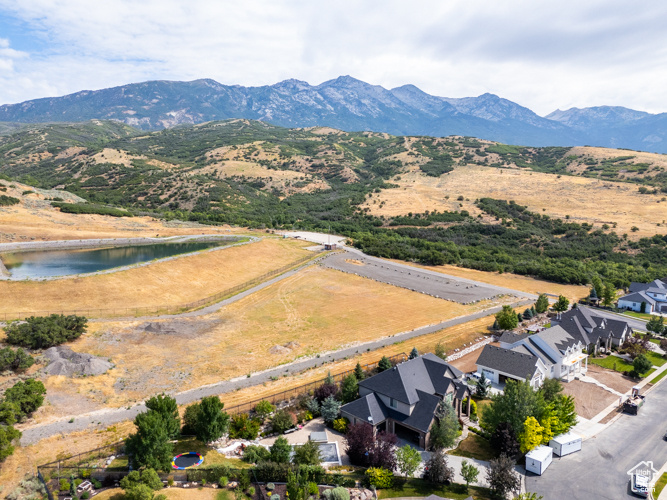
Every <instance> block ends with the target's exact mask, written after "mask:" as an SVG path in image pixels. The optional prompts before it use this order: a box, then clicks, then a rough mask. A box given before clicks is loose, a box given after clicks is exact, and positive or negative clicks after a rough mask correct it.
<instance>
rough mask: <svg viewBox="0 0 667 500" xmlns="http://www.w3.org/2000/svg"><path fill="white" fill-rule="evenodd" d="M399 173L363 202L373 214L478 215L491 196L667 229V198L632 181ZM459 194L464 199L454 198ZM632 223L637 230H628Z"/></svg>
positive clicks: (464, 171)
mask: <svg viewBox="0 0 667 500" xmlns="http://www.w3.org/2000/svg"><path fill="white" fill-rule="evenodd" d="M400 177H401V178H400V180H395V179H394V180H392V181H391V182H392V183H396V184H398V185H399V186H400V187H399V188H392V189H385V190H383V191H382V192H381V193H379V194H374V195H373V196H372V197H371V198H369V199H368V200H367V201H366V204H365V205H364V206H365V207H368V208H370V211H371V213H372V214H374V215H378V216H379V215H384V216H387V217H391V216H395V215H405V214H407V213H408V212H413V213H421V212H424V211H426V210H431V211H432V210H439V211H443V210H462V209H464V210H468V211H469V212H470V213H471V214H472V215H473V216H477V214H479V213H480V211H479V209H477V207H475V205H474V201H475V200H476V199H477V198H482V197H490V198H498V199H502V200H514V201H516V202H517V203H519V204H520V205H526V206H527V207H528V208H529V209H530V210H532V211H534V212H538V213H546V214H548V215H551V216H555V217H560V218H563V219H564V218H565V217H566V216H568V215H569V216H570V220H572V221H574V222H587V223H589V224H594V225H595V226H596V227H598V228H599V227H600V226H601V225H602V224H608V225H610V226H612V225H613V224H614V223H617V224H618V227H617V228H616V232H617V233H618V234H624V233H627V234H628V236H629V237H632V238H639V237H642V236H652V235H654V234H656V233H659V234H664V233H667V224H664V223H663V221H667V202H661V196H654V195H641V194H639V193H638V191H637V186H636V185H634V184H625V183H620V182H608V181H600V180H597V179H589V178H585V177H574V176H561V177H558V176H555V175H552V174H543V173H539V172H533V171H529V170H519V169H516V170H514V169H498V168H490V167H480V166H464V167H457V168H455V169H454V170H453V171H452V172H450V173H448V174H444V175H442V176H441V177H428V176H426V175H424V174H422V173H419V172H416V171H411V172H407V173H402V174H401V175H400ZM446 196H448V197H449V198H446ZM459 196H463V197H464V198H465V200H463V201H459V200H457V198H458V197H459ZM658 223H660V226H658V225H657V224H658ZM633 226H636V227H637V228H639V229H638V231H636V232H631V230H630V229H631V228H632V227H633Z"/></svg>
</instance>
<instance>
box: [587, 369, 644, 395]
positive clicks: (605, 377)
mask: <svg viewBox="0 0 667 500" xmlns="http://www.w3.org/2000/svg"><path fill="white" fill-rule="evenodd" d="M586 375H588V376H589V377H593V378H594V379H595V380H597V381H598V382H600V383H601V384H604V385H606V386H607V387H611V388H612V389H614V390H616V391H618V392H621V393H626V392H628V391H629V390H630V389H632V387H633V386H634V385H635V384H636V383H637V382H636V381H634V380H632V379H631V378H628V377H625V376H623V374H621V373H619V372H615V371H613V370H607V369H605V368H602V367H601V366H597V365H594V364H592V363H589V365H588V373H587V374H586Z"/></svg>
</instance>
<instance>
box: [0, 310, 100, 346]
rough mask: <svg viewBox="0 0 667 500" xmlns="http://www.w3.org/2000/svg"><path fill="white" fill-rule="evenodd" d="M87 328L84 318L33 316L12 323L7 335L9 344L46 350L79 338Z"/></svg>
mask: <svg viewBox="0 0 667 500" xmlns="http://www.w3.org/2000/svg"><path fill="white" fill-rule="evenodd" d="M86 326H88V320H87V319H86V318H85V317H84V316H75V315H70V316H64V315H62V314H52V315H50V316H31V317H30V318H28V319H27V320H25V321H23V322H14V323H11V324H10V325H9V326H8V327H7V328H6V329H5V334H6V335H7V339H6V340H7V343H9V344H13V345H20V346H23V347H30V348H31V349H46V348H48V347H52V346H56V345H59V344H62V343H63V342H70V341H72V340H75V339H77V338H79V337H80V336H81V334H83V333H84V332H85V331H86Z"/></svg>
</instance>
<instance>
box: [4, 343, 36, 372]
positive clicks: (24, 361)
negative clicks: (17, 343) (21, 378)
mask: <svg viewBox="0 0 667 500" xmlns="http://www.w3.org/2000/svg"><path fill="white" fill-rule="evenodd" d="M34 363H35V359H34V358H33V357H32V356H30V355H29V354H28V353H27V352H25V351H24V350H23V349H21V348H20V347H19V348H18V349H17V350H16V351H14V350H13V349H12V348H10V347H5V348H4V349H0V372H1V371H5V370H13V371H23V370H27V369H28V368H30V367H31V366H32V365H33V364H34Z"/></svg>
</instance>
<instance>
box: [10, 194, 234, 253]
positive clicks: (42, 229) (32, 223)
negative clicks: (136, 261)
mask: <svg viewBox="0 0 667 500" xmlns="http://www.w3.org/2000/svg"><path fill="white" fill-rule="evenodd" d="M24 187H25V188H26V189H31V188H30V187H29V186H24V185H20V184H18V185H17V188H16V189H12V190H10V191H8V192H7V193H6V194H9V195H10V196H14V197H17V198H19V199H20V200H21V204H19V205H14V206H11V207H0V243H11V242H20V241H51V240H71V239H76V240H78V239H91V238H135V237H141V236H150V237H153V236H157V235H159V236H176V235H184V234H202V233H207V234H209V233H221V234H227V233H230V232H231V233H236V232H239V230H238V229H232V228H230V227H229V226H225V227H222V226H219V227H216V226H203V225H200V224H196V223H191V222H176V221H174V222H165V221H161V220H158V219H154V218H152V217H109V216H104V215H93V214H90V215H78V214H76V215H75V214H66V213H61V212H60V210H57V209H55V208H53V207H51V206H50V204H49V203H48V202H47V201H44V198H45V196H44V195H41V194H38V193H34V194H29V195H25V196H24V195H22V194H21V193H22V190H23V188H24ZM54 193H55V192H54ZM63 193H64V192H58V193H57V194H59V195H61V196H65V197H67V195H66V194H63ZM72 201H74V200H72Z"/></svg>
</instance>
